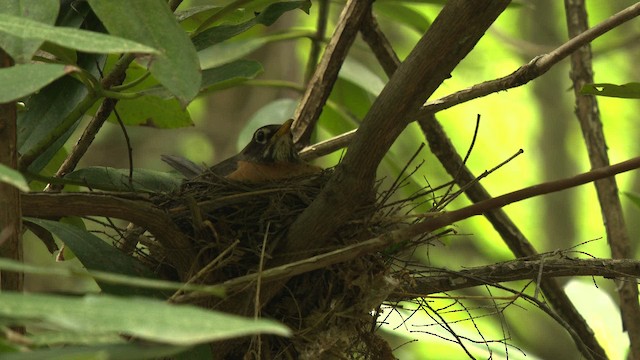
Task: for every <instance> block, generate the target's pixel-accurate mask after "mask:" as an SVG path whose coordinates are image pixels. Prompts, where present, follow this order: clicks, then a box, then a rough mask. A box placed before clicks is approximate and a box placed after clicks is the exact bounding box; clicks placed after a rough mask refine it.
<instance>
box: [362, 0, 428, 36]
mask: <svg viewBox="0 0 640 360" xmlns="http://www.w3.org/2000/svg"><path fill="white" fill-rule="evenodd" d="M374 10H375V11H376V13H377V14H380V15H382V16H384V17H386V18H388V19H390V20H391V21H392V22H393V23H394V25H395V24H403V25H406V26H408V27H409V28H410V29H412V30H415V31H416V32H417V33H418V34H424V33H425V32H426V31H427V29H428V28H429V26H430V25H431V22H430V21H429V19H428V18H427V17H426V16H424V14H423V13H421V12H420V11H418V10H416V9H414V8H412V7H410V6H406V5H405V4H403V3H402V2H379V1H376V2H375V3H374Z"/></svg>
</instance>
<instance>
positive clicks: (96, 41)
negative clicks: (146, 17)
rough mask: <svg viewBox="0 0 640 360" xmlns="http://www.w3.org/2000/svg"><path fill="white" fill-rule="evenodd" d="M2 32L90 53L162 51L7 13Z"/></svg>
mask: <svg viewBox="0 0 640 360" xmlns="http://www.w3.org/2000/svg"><path fill="white" fill-rule="evenodd" d="M0 33H6V34H10V35H13V36H16V37H18V38H20V39H27V40H45V41H49V42H52V43H54V44H57V45H60V46H64V47H67V48H71V49H76V50H80V51H84V52H89V53H97V54H108V53H118V52H126V53H129V52H136V53H147V54H156V53H158V50H156V49H154V48H152V47H149V46H146V45H142V44H140V43H137V42H134V41H130V40H126V39H122V38H118V37H115V36H110V35H105V34H100V33H97V32H93V31H86V30H80V29H72V28H67V27H55V26H51V25H47V24H43V23H41V22H37V21H33V20H29V19H25V18H21V17H17V16H11V15H7V14H0Z"/></svg>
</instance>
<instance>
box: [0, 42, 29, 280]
mask: <svg viewBox="0 0 640 360" xmlns="http://www.w3.org/2000/svg"><path fill="white" fill-rule="evenodd" d="M10 66H13V59H11V57H10V56H9V54H7V53H6V52H4V50H2V49H1V48H0V68H4V67H10ZM5 86H6V85H5ZM16 118H17V114H16V103H15V102H9V103H6V104H0V144H2V145H1V146H0V164H2V165H5V166H7V167H8V168H10V169H16V168H17V165H18V153H17V150H16V149H17V145H16V144H17V133H18V130H17V123H16ZM21 217H22V216H21V214H20V191H19V190H18V189H17V188H15V187H14V186H12V185H9V184H7V183H5V182H2V181H0V257H6V258H9V259H13V260H16V261H22V226H21V224H22V222H21V221H20V218H21ZM23 280H24V275H23V274H22V273H12V272H8V271H2V272H1V273H0V291H2V290H5V291H22V286H23Z"/></svg>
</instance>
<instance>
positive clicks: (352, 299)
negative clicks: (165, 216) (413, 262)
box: [150, 170, 405, 359]
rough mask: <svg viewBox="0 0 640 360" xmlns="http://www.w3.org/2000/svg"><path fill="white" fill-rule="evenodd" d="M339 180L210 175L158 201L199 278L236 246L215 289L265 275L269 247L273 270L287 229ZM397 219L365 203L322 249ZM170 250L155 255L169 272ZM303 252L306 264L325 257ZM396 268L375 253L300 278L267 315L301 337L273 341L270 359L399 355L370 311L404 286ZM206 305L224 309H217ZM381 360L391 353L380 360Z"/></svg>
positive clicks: (267, 349) (218, 272)
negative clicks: (188, 249) (187, 247)
mask: <svg viewBox="0 0 640 360" xmlns="http://www.w3.org/2000/svg"><path fill="white" fill-rule="evenodd" d="M331 174H332V171H331V170H326V171H324V172H323V173H321V174H319V175H317V176H313V177H307V178H302V179H300V178H298V179H291V180H287V181H281V182H277V183H267V184H241V183H237V182H230V181H228V180H226V179H224V178H220V177H218V176H216V175H214V174H205V175H203V176H201V177H199V178H197V179H194V180H190V181H187V182H185V183H184V184H183V186H182V188H181V189H180V191H178V192H177V193H174V194H169V195H163V196H158V197H157V198H156V199H155V202H156V203H157V204H158V205H159V206H161V207H163V208H164V209H166V210H167V212H168V213H169V214H170V216H171V217H172V219H173V221H174V222H175V223H176V224H177V225H178V227H179V228H180V229H181V230H182V231H183V232H184V233H185V234H187V235H188V236H189V238H190V239H191V241H192V244H193V247H194V248H195V249H196V250H197V251H196V253H198V258H197V259H194V264H196V265H195V266H194V269H193V273H196V272H197V271H198V270H199V269H201V268H202V267H203V266H205V265H206V264H208V263H209V262H211V261H212V260H213V259H216V258H217V257H218V256H219V254H221V253H223V252H224V251H225V250H228V249H229V248H232V250H231V251H230V252H228V253H229V254H228V255H227V256H226V257H225V258H224V259H222V260H221V261H219V262H218V263H217V264H216V266H214V267H213V268H211V269H210V270H209V273H208V274H207V276H206V277H205V278H204V279H202V280H201V281H198V282H202V283H207V284H214V283H220V282H223V281H225V280H228V279H231V278H234V277H238V276H242V275H246V274H250V273H255V272H256V271H257V269H258V265H259V263H260V258H261V249H262V246H263V243H264V244H266V248H265V259H264V261H265V264H264V268H268V267H269V263H270V261H272V260H273V259H274V258H277V257H278V256H280V255H282V254H281V253H279V249H280V248H281V247H282V244H283V242H284V241H285V239H286V238H285V237H286V232H287V229H288V228H289V227H290V226H291V224H292V223H293V222H294V221H295V219H296V218H297V217H298V215H300V214H301V213H302V212H303V211H304V210H305V209H306V208H307V207H308V206H309V205H310V204H311V202H312V201H313V200H314V199H315V198H316V196H317V195H318V194H319V193H320V191H321V190H322V188H323V187H324V185H325V184H326V183H327V180H328V179H329V177H330V176H331ZM395 185H397V184H396V183H394V186H395ZM386 195H388V192H387V193H386V194H384V195H382V194H380V195H379V196H377V198H378V200H377V201H387V200H388V199H389V196H386ZM373 198H374V197H372V199H373ZM391 212H393V211H391ZM389 213H390V210H389V208H385V206H384V204H381V203H379V202H376V201H372V202H371V203H370V204H366V205H364V206H362V207H361V208H359V209H357V210H356V211H354V213H353V217H352V218H351V219H348V221H347V222H346V223H345V224H344V225H343V226H342V227H341V228H340V229H338V231H337V232H336V233H335V234H334V236H333V238H332V239H331V241H330V242H329V248H325V249H321V250H322V252H325V251H330V250H334V249H338V248H341V247H344V246H346V245H349V244H353V243H357V242H359V241H362V240H366V239H369V238H372V237H375V236H377V235H380V234H382V233H385V232H388V231H390V230H394V229H397V228H398V227H400V226H403V225H405V223H404V220H402V218H397V217H390V216H388V215H389ZM399 219H400V220H399ZM167 251H170V249H155V251H152V252H151V257H150V260H151V262H155V265H154V267H155V268H162V267H161V266H160V265H161V264H162V262H163V259H164V258H165V255H164V254H165V253H166V252H167ZM298 255H300V257H301V258H304V257H311V256H313V255H316V254H315V253H308V254H298ZM390 268H391V260H390V259H389V258H388V257H387V256H385V255H382V254H371V255H369V256H364V257H358V258H356V259H354V260H352V261H349V262H345V263H340V264H336V265H332V266H329V267H327V268H324V269H322V270H317V271H313V272H310V273H307V274H304V275H300V276H296V277H294V278H292V279H291V280H290V281H289V282H288V283H287V285H286V289H285V290H284V291H281V292H280V294H279V295H278V296H277V297H276V298H274V299H272V301H271V302H270V303H269V304H268V306H265V307H263V308H262V309H261V316H264V317H268V318H275V319H278V320H279V321H282V322H283V323H285V324H287V325H288V326H289V327H291V328H292V329H293V330H294V333H295V334H296V335H295V336H294V337H293V338H292V339H281V338H271V340H269V341H268V342H266V343H263V345H262V347H263V348H262V349H261V351H262V354H263V355H266V354H270V355H269V356H266V357H271V356H273V357H280V356H285V354H286V356H293V357H295V358H309V359H316V358H324V357H325V356H327V355H331V356H336V357H338V358H345V357H346V358H392V357H391V352H390V350H389V349H388V346H386V343H385V342H384V341H382V340H381V339H379V338H377V336H376V335H374V334H373V333H372V332H371V330H372V329H374V328H375V319H374V318H373V317H372V316H371V315H370V313H371V311H372V310H373V309H376V308H377V307H378V306H379V305H380V304H381V303H382V302H383V301H384V300H385V298H386V297H387V296H388V294H389V293H390V292H391V291H392V290H393V289H394V288H396V287H397V286H398V284H397V280H395V278H394V277H393V276H391V270H390ZM265 286H268V285H265ZM247 296H251V295H247ZM199 305H203V304H202V303H199ZM206 306H208V307H215V305H213V306H212V303H208V304H207V305H206ZM248 315H251V314H248ZM291 345H293V346H291ZM244 350H245V351H246V350H247V345H246V344H245V345H244ZM381 354H387V355H388V356H382V357H380V355H381Z"/></svg>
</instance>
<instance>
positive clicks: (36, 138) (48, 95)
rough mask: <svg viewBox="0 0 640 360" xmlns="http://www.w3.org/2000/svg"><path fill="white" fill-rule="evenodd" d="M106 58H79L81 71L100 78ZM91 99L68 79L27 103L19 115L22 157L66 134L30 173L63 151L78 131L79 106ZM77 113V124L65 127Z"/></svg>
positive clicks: (97, 56) (45, 90)
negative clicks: (70, 116)
mask: <svg viewBox="0 0 640 360" xmlns="http://www.w3.org/2000/svg"><path fill="white" fill-rule="evenodd" d="M103 56H104V55H95V54H80V55H79V56H78V65H79V67H81V68H83V69H85V70H87V71H89V72H90V73H92V74H94V76H95V75H97V69H96V66H101V64H102V60H103V59H102V57H103ZM87 96H89V92H88V90H87V88H86V87H85V86H84V85H83V84H82V83H80V82H79V81H77V80H76V79H73V78H71V77H69V76H65V77H63V78H61V79H58V80H56V81H54V82H53V83H52V84H50V85H49V86H46V87H44V88H43V89H42V90H40V91H39V92H37V93H36V94H34V95H32V96H31V97H29V99H28V100H27V102H26V111H22V112H19V113H18V149H19V152H20V154H27V153H30V152H32V151H34V149H37V148H38V145H39V144H41V143H42V142H43V141H45V140H47V139H50V138H51V137H52V136H53V135H52V134H54V133H56V132H58V131H63V133H62V135H59V136H57V137H56V140H55V142H53V144H51V145H50V146H49V147H48V148H46V149H44V150H43V151H42V152H41V153H40V156H39V157H38V158H37V159H36V161H34V162H33V163H32V164H31V166H29V171H30V172H33V173H39V172H40V170H42V169H43V168H44V167H45V166H46V165H47V164H48V163H49V161H50V160H51V159H52V158H53V157H54V156H55V154H56V153H57V152H58V150H60V148H61V147H62V146H63V145H64V143H65V142H66V141H67V139H69V137H70V136H71V134H72V133H73V131H74V130H75V128H76V126H77V124H78V122H77V121H79V120H80V118H81V116H82V114H83V113H80V112H79V111H78V109H79V107H80V105H81V104H82V103H83V101H85V99H86V98H87ZM74 113H77V115H78V116H77V117H74V119H75V120H76V122H74V123H72V124H71V126H63V125H64V121H65V119H67V117H68V116H69V115H70V114H74Z"/></svg>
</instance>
